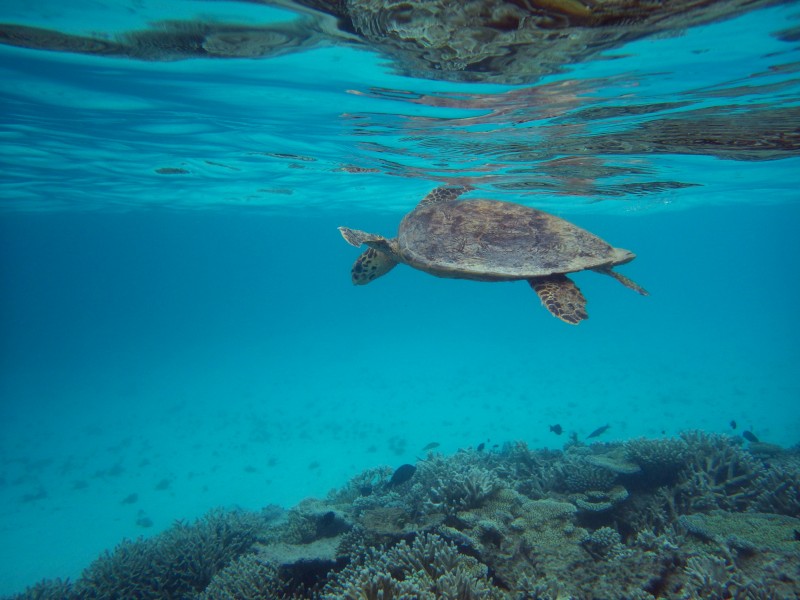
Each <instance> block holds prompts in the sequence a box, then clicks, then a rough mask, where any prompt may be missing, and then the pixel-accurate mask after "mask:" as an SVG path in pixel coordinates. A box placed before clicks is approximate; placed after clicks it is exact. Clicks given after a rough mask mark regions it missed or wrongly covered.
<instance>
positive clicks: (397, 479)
mask: <svg viewBox="0 0 800 600" xmlns="http://www.w3.org/2000/svg"><path fill="white" fill-rule="evenodd" d="M416 471H417V467H415V466H414V465H400V466H399V467H397V470H396V471H395V472H394V473H392V478H391V479H390V480H389V485H390V486H395V485H400V484H401V483H405V482H406V481H408V480H409V479H411V478H412V477H413V476H414V473H416Z"/></svg>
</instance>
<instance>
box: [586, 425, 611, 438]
mask: <svg viewBox="0 0 800 600" xmlns="http://www.w3.org/2000/svg"><path fill="white" fill-rule="evenodd" d="M609 427H611V425H603V426H602V427H598V428H597V429H595V430H594V431H593V432H592V433H590V434H589V435H587V436H586V437H590V438H593V437H597V436H600V435H603V434H604V433H605V432H606V431H608V428H609Z"/></svg>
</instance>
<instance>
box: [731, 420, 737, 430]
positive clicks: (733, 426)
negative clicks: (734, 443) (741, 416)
mask: <svg viewBox="0 0 800 600" xmlns="http://www.w3.org/2000/svg"><path fill="white" fill-rule="evenodd" d="M731 429H736V421H731Z"/></svg>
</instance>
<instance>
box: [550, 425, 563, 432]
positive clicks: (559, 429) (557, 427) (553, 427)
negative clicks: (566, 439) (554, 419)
mask: <svg viewBox="0 0 800 600" xmlns="http://www.w3.org/2000/svg"><path fill="white" fill-rule="evenodd" d="M550 431H552V432H553V433H555V434H556V435H561V434H562V433H564V428H563V427H561V425H559V424H558V423H556V424H555V425H550Z"/></svg>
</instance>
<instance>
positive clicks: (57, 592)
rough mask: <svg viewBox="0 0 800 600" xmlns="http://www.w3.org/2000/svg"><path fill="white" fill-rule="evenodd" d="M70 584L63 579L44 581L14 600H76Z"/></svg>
mask: <svg viewBox="0 0 800 600" xmlns="http://www.w3.org/2000/svg"><path fill="white" fill-rule="evenodd" d="M78 598H79V596H78V595H77V594H76V593H74V592H73V589H72V584H71V583H70V582H69V581H67V580H64V579H44V580H42V581H40V582H38V583H36V584H35V585H32V586H30V587H29V588H28V589H26V590H25V591H24V592H22V593H21V594H17V595H16V596H14V600H78Z"/></svg>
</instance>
